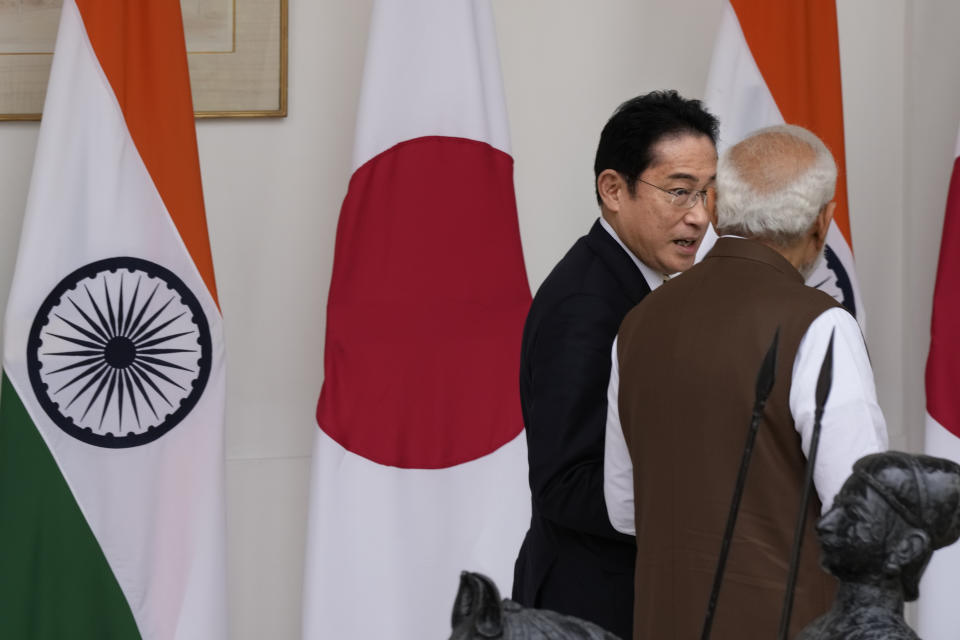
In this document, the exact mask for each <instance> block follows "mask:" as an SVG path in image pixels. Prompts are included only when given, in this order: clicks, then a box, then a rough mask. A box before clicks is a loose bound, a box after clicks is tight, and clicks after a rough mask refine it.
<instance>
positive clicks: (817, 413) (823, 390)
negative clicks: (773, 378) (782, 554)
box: [777, 330, 836, 640]
mask: <svg viewBox="0 0 960 640" xmlns="http://www.w3.org/2000/svg"><path fill="white" fill-rule="evenodd" d="M835 331H836V330H834V331H831V332H830V343H829V344H828V345H827V353H826V355H824V356H823V364H821V365H820V376H819V377H818V378H817V392H816V393H817V396H816V399H817V407H816V409H815V410H814V414H813V433H812V434H811V436H810V454H809V455H808V456H807V473H806V477H805V478H804V480H803V495H802V496H801V497H800V514H799V515H798V516H797V529H796V531H794V533H793V549H792V550H791V553H790V572H789V573H788V574H787V591H786V593H785V594H784V596H783V611H782V612H781V614H780V633H779V634H777V638H779V640H787V632H788V631H789V629H790V614H791V613H793V591H794V589H795V588H796V586H797V569H798V567H799V566H800V545H801V543H802V542H803V531H804V529H805V528H806V526H807V502H808V501H809V500H810V489H811V488H812V487H813V467H814V465H815V464H816V463H817V449H818V448H819V446H820V420H821V419H822V418H823V408H824V406H826V404H827V398H828V397H829V396H830V387H831V385H832V384H833V334H834V333H835Z"/></svg>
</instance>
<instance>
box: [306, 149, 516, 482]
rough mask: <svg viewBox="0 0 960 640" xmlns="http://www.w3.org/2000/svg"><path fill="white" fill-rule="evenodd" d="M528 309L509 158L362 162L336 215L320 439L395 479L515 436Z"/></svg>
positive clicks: (478, 154) (434, 154)
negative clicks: (386, 469) (398, 472)
mask: <svg viewBox="0 0 960 640" xmlns="http://www.w3.org/2000/svg"><path fill="white" fill-rule="evenodd" d="M529 306H530V288H529V285H528V284H527V279H526V271H525V269H524V264H523V254H522V249H521V245H520V231H519V227H518V224H517V212H516V201H515V198H514V192H513V160H512V158H511V157H510V156H509V155H507V154H505V153H503V152H502V151H499V150H497V149H494V148H493V147H491V146H490V145H487V144H485V143H481V142H476V141H474V140H466V139H462V138H446V137H425V138H417V139H414V140H410V141H407V142H404V143H401V144H399V145H396V146H394V147H392V148H391V149H389V150H387V151H385V152H384V153H382V154H380V155H379V156H377V157H375V158H373V159H372V160H370V161H369V162H367V163H366V164H365V165H363V166H362V167H360V168H359V169H358V170H357V171H356V172H355V173H354V175H353V177H352V179H351V181H350V187H349V189H348V192H347V196H346V198H345V199H344V203H343V208H342V209H341V212H340V221H339V225H338V228H337V243H336V251H335V256H334V267H333V279H332V282H331V284H330V296H329V300H328V303H327V338H326V349H325V355H324V368H325V380H324V385H323V390H322V391H321V394H320V401H319V403H318V406H317V422H318V424H319V425H320V428H321V429H323V431H324V432H325V433H327V435H329V436H330V437H331V438H333V439H334V440H336V441H337V442H338V443H340V444H341V445H342V446H343V447H345V448H346V449H348V450H349V451H352V452H353V453H356V454H357V455H360V456H363V457H365V458H367V459H369V460H372V461H374V462H377V463H380V464H384V465H391V466H396V467H402V468H420V469H436V468H444V467H450V466H453V465H456V464H460V463H463V462H467V461H470V460H475V459H477V458H480V457H482V456H485V455H487V454H489V453H492V452H493V451H495V450H496V449H498V448H499V447H501V446H502V445H504V444H506V443H507V442H509V441H511V440H512V439H514V438H515V437H516V436H517V435H518V434H519V433H520V431H521V429H522V427H523V422H522V417H521V414H520V397H519V390H518V377H519V360H520V339H521V333H522V329H523V321H524V318H525V316H526V313H527V309H528V308H529Z"/></svg>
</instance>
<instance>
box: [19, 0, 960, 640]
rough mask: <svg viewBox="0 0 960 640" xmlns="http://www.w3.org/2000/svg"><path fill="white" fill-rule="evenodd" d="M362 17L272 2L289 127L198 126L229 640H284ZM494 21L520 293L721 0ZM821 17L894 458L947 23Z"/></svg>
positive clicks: (918, 6)
mask: <svg viewBox="0 0 960 640" xmlns="http://www.w3.org/2000/svg"><path fill="white" fill-rule="evenodd" d="M370 3H371V0H360V1H358V0H349V1H347V0H341V1H340V2H332V1H328V0H324V1H317V0H314V1H305V0H290V41H289V44H290V75H289V77H290V94H289V98H290V102H289V107H290V109H289V112H290V115H289V117H287V118H286V119H282V120H243V121H201V122H199V123H198V137H199V145H200V160H201V166H202V169H203V179H204V186H205V193H206V201H207V215H208V219H209V224H210V232H211V242H212V244H213V254H214V260H215V264H216V269H217V279H218V285H219V288H220V299H221V304H222V309H223V314H224V322H225V326H226V332H227V340H228V350H229V356H228V361H229V379H228V416H227V418H228V423H227V456H228V461H227V473H228V478H227V480H228V484H227V489H228V516H229V525H230V531H229V534H230V540H229V545H230V546H229V554H230V556H229V557H230V571H231V575H230V578H231V587H230V589H231V590H230V610H231V618H232V619H231V624H232V626H233V637H235V638H243V639H246V638H250V639H254V638H256V639H261V638H296V637H298V634H299V626H300V583H301V579H302V570H301V564H302V554H303V546H304V543H305V539H304V538H305V522H306V504H307V478H308V472H309V465H310V460H309V454H310V445H311V442H312V438H313V433H314V429H315V426H314V424H315V423H314V421H313V411H314V408H315V403H316V399H317V394H318V392H319V389H320V384H321V382H322V377H323V369H322V361H323V360H322V359H323V337H324V315H325V303H326V295H327V286H328V284H329V280H330V270H331V266H332V261H333V240H334V231H335V228H336V220H337V215H338V210H339V206H340V201H341V199H342V197H343V194H344V193H345V191H346V185H347V179H348V177H349V167H350V158H351V151H352V137H353V126H354V111H355V108H356V103H357V98H358V91H359V81H360V74H361V70H362V65H363V55H364V47H365V41H366V27H367V20H368V17H369V11H370ZM493 4H494V11H495V17H496V23H497V29H498V33H499V39H500V55H501V59H502V65H503V75H504V83H505V87H506V94H507V101H508V110H509V114H510V124H511V129H512V137H513V151H514V157H515V160H516V172H515V180H516V186H517V200H518V206H519V215H520V228H521V233H522V238H523V243H524V253H525V257H526V260H527V270H528V274H529V278H530V283H531V286H533V287H534V288H536V287H537V286H538V285H539V284H540V282H541V281H542V280H543V278H544V277H545V276H546V274H547V273H548V272H549V270H550V268H551V267H552V266H553V264H554V263H555V262H556V260H557V259H559V257H560V256H561V255H562V254H563V253H564V252H565V251H566V249H567V248H568V247H569V245H570V244H571V243H572V242H573V241H574V240H575V239H576V238H577V237H578V236H580V235H581V234H583V233H584V232H586V230H587V229H588V228H589V225H590V224H591V222H592V221H593V219H594V218H595V217H596V215H597V214H596V205H595V203H594V200H593V187H592V169H591V168H592V161H593V153H594V150H595V145H596V141H597V138H598V136H599V132H600V128H601V127H602V125H603V123H604V121H605V120H606V118H607V117H608V116H609V114H610V112H611V111H612V110H613V108H614V107H615V106H616V105H617V104H619V102H621V101H622V100H624V99H626V98H628V97H630V96H633V95H636V94H638V93H642V92H645V91H648V90H650V89H654V88H664V87H675V88H677V89H679V90H680V91H681V92H682V93H684V94H686V95H690V96H699V95H701V94H702V92H703V88H704V86H705V82H706V74H707V69H708V65H709V58H710V51H711V48H712V45H713V37H714V33H715V30H716V24H717V20H718V18H719V14H720V6H721V2H720V0H669V1H668V0H602V1H599V2H598V1H597V0H567V1H565V2H556V1H548V0H523V1H522V2H517V1H516V0H494V3H493ZM838 15H839V25H840V39H841V58H842V67H843V68H842V72H843V82H844V100H845V105H844V106H845V115H846V122H847V124H846V135H847V138H846V142H847V155H848V158H847V160H848V168H849V176H848V177H849V185H850V201H851V209H852V225H853V235H854V249H855V252H856V256H857V264H858V273H859V276H860V280H861V285H862V289H863V295H864V300H865V304H866V310H867V313H868V319H867V337H868V342H869V345H870V351H871V356H872V358H873V364H874V367H875V373H876V378H877V383H878V389H879V394H880V401H881V404H882V406H883V408H884V410H885V412H886V415H887V419H888V422H889V424H890V428H891V432H892V434H893V444H894V445H895V446H898V447H901V448H903V447H906V448H909V449H914V450H916V449H919V448H920V447H921V446H922V430H921V423H922V415H923V382H922V370H923V364H924V362H925V358H926V349H927V331H928V325H929V315H930V300H931V294H932V288H933V273H934V269H935V263H936V254H937V250H938V246H939V245H938V243H939V233H940V224H941V222H942V216H943V205H944V200H945V195H946V186H947V180H948V177H949V171H950V167H951V164H952V159H953V146H954V139H955V134H956V130H957V125H958V124H960V76H958V73H957V71H956V69H957V66H958V65H957V61H958V57H960V56H958V52H960V44H958V42H957V40H956V37H955V35H954V34H955V28H956V26H957V25H960V5H958V4H957V3H956V2H955V0H886V1H884V2H876V0H838ZM907 92H910V93H911V94H912V95H911V96H907ZM36 133H37V124H36V123H15V122H5V123H0V304H2V301H4V300H6V297H7V292H8V290H9V284H10V278H11V277H12V273H13V263H14V260H15V253H16V246H17V239H18V236H19V230H20V224H21V220H22V215H23V207H24V203H25V200H26V191H27V184H28V181H29V175H30V168H31V164H32V161H33V154H34V146H35V144H36ZM452 595H453V594H451V598H452ZM438 606H442V607H445V606H447V605H446V603H438Z"/></svg>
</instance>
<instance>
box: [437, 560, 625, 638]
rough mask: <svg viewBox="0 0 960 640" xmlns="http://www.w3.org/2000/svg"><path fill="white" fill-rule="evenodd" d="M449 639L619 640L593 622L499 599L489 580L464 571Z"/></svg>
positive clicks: (493, 585) (461, 575)
mask: <svg viewBox="0 0 960 640" xmlns="http://www.w3.org/2000/svg"><path fill="white" fill-rule="evenodd" d="M452 623H453V633H451V635H450V640H493V639H498V640H619V638H617V636H615V635H613V634H612V633H610V632H609V631H606V630H604V629H602V628H600V627H598V626H597V625H595V624H593V623H592V622H587V621H586V620H580V619H579V618H574V617H572V616H565V615H561V614H559V613H556V612H555V611H547V610H545V609H525V608H524V607H522V606H520V605H519V604H517V603H516V602H514V601H513V600H506V599H505V600H503V601H501V600H500V593H499V592H498V591H497V587H496V585H495V584H493V581H492V580H490V578H488V577H486V576H484V575H482V574H479V573H471V572H469V571H464V572H462V573H461V574H460V589H459V590H458V591H457V598H456V600H455V601H454V603H453V616H452Z"/></svg>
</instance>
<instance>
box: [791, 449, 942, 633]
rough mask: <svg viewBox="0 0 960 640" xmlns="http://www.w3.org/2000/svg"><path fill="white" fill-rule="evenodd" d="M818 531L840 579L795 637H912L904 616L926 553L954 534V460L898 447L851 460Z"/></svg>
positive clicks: (828, 565) (826, 562)
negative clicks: (828, 604)
mask: <svg viewBox="0 0 960 640" xmlns="http://www.w3.org/2000/svg"><path fill="white" fill-rule="evenodd" d="M817 533H818V537H819V538H820V545H821V547H822V555H821V564H822V565H823V567H824V569H826V570H827V571H829V572H830V573H831V574H833V575H834V576H836V577H837V578H838V579H839V581H840V584H839V587H838V590H837V595H836V598H835V600H834V604H833V608H832V609H831V610H830V611H829V612H828V613H827V614H825V615H823V616H821V617H820V618H817V619H816V620H814V621H813V622H812V623H811V624H810V625H809V626H808V627H807V628H806V629H804V630H803V631H802V632H801V633H800V635H799V636H797V640H917V635H916V634H915V633H914V632H913V630H912V629H910V627H908V626H907V623H906V622H905V621H904V619H903V604H904V602H906V601H911V600H916V599H917V596H918V595H919V591H918V587H919V584H920V576H921V575H922V574H923V571H924V569H925V568H926V566H927V562H928V561H929V560H930V556H931V555H933V552H934V551H935V550H937V549H940V548H941V547H945V546H948V545H950V544H952V543H953V542H954V541H956V540H957V538H958V537H960V465H957V464H955V463H953V462H951V461H949V460H944V459H942V458H934V457H931V456H922V455H909V454H906V453H902V452H897V451H889V452H886V453H877V454H873V455H869V456H866V457H864V458H861V459H860V460H858V461H857V463H856V464H855V465H854V467H853V474H852V475H851V476H850V477H849V478H848V479H847V481H846V482H845V483H844V485H843V488H842V489H841V490H840V493H838V494H837V497H836V499H835V500H834V503H833V507H832V508H831V509H830V510H829V511H828V512H827V513H826V514H825V515H824V516H823V517H822V518H821V519H820V522H819V523H818V524H817Z"/></svg>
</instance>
